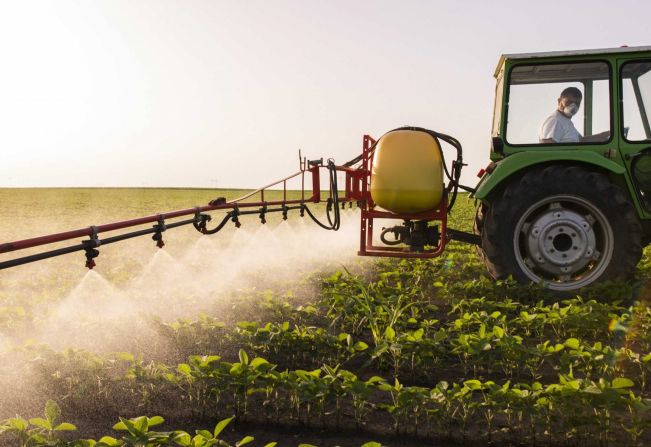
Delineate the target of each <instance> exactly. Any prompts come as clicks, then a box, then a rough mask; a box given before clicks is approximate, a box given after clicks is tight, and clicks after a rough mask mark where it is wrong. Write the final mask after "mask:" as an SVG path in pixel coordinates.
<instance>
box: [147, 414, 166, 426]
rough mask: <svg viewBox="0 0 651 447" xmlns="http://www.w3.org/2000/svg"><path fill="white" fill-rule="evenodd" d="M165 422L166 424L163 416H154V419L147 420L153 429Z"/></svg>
mask: <svg viewBox="0 0 651 447" xmlns="http://www.w3.org/2000/svg"><path fill="white" fill-rule="evenodd" d="M163 422H165V419H163V417H162V416H152V417H150V418H149V419H148V420H147V424H148V425H149V426H150V427H153V426H155V425H160V424H162V423H163Z"/></svg>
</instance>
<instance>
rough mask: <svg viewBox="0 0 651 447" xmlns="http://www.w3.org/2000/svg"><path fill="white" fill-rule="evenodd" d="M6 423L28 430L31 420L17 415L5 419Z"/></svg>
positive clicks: (12, 426) (15, 427) (17, 428)
mask: <svg viewBox="0 0 651 447" xmlns="http://www.w3.org/2000/svg"><path fill="white" fill-rule="evenodd" d="M4 422H5V423H7V422H8V423H9V426H10V427H11V428H13V429H15V430H18V431H25V430H27V427H28V426H29V422H27V421H26V420H25V419H23V418H21V417H15V418H10V419H8V420H7V421H4Z"/></svg>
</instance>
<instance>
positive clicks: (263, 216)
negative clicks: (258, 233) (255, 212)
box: [258, 204, 267, 225]
mask: <svg viewBox="0 0 651 447" xmlns="http://www.w3.org/2000/svg"><path fill="white" fill-rule="evenodd" d="M259 211H260V215H259V216H258V217H260V223H261V224H262V225H264V224H266V223H267V219H266V214H267V205H266V204H265V205H264V206H263V207H262V208H260V210H259Z"/></svg>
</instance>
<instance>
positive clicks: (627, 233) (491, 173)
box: [0, 46, 651, 294]
mask: <svg viewBox="0 0 651 447" xmlns="http://www.w3.org/2000/svg"><path fill="white" fill-rule="evenodd" d="M494 76H495V81H496V88H495V95H496V96H495V103H494V108H493V112H494V116H493V125H492V131H491V148H490V163H489V164H488V165H487V166H486V168H485V169H482V170H480V171H479V174H478V176H479V177H480V180H479V183H478V184H477V186H476V188H475V189H472V188H466V187H464V186H461V185H460V184H459V178H460V175H461V169H462V167H463V166H464V164H463V158H462V151H461V144H459V142H458V141H457V140H456V139H455V138H453V137H451V136H448V135H445V134H441V133H438V132H434V131H431V130H427V129H423V128H418V127H402V128H399V129H394V130H392V131H390V132H388V133H386V134H384V135H383V136H382V137H380V138H378V139H377V140H375V139H373V138H371V137H370V136H368V135H366V136H364V144H363V148H362V153H361V154H360V155H359V157H357V158H355V159H353V160H351V161H350V162H348V163H345V164H343V165H336V164H335V163H334V162H333V161H332V160H328V161H327V162H326V163H324V162H323V160H315V161H307V160H306V159H301V161H300V171H299V172H297V173H296V174H294V175H293V176H290V177H287V178H286V179H283V180H280V181H279V182H276V183H274V184H272V185H268V186H266V187H264V188H261V189H259V190H257V191H255V192H254V193H251V194H249V195H247V196H245V197H242V198H240V199H237V200H232V201H226V200H223V199H222V200H219V199H218V200H214V201H212V202H211V203H210V204H209V205H207V206H203V207H196V208H190V209H186V210H181V211H173V212H170V213H165V214H160V215H154V216H149V217H143V218H141V219H134V220H130V221H124V222H117V223H113V224H107V225H100V226H97V227H87V228H83V229H81V230H75V231H69V232H66V233H60V234H53V235H49V236H42V237H38V238H33V239H27V240H23V241H16V242H9V243H6V244H2V245H0V254H2V253H6V252H10V251H14V250H21V249H25V248H30V247H37V246H43V245H47V244H51V243H54V242H61V241H66V240H70V239H76V238H80V237H88V239H86V240H84V241H82V242H81V243H80V244H77V245H73V246H70V247H65V248H60V249H56V250H50V251H47V252H43V253H38V254H35V255H30V256H23V257H21V258H17V259H12V260H9V261H4V262H0V269H2V268H7V267H13V266H16V265H20V264H25V263H27V262H32V261H37V260H40V259H45V258H49V257H52V256H58V255H62V254H65V253H71V252H74V251H83V252H84V253H85V254H86V265H87V266H88V267H89V268H92V267H93V266H94V265H95V261H94V260H95V258H96V257H97V255H98V254H99V250H100V247H101V246H102V245H106V244H110V243H113V242H118V241H121V240H124V239H129V238H132V237H136V236H141V235H144V234H152V235H153V236H152V237H153V239H154V240H155V241H156V244H157V245H158V246H159V247H162V246H163V243H164V242H163V232H165V231H167V230H169V229H171V228H175V227H178V226H182V225H193V226H194V227H195V228H196V229H197V230H198V231H200V232H202V233H204V234H213V233H216V232H217V231H219V230H220V229H221V228H223V227H224V225H226V224H227V223H228V222H229V221H231V222H233V223H235V225H239V218H240V217H242V216H244V215H247V214H257V215H258V217H259V218H260V221H261V222H262V223H264V222H265V216H266V214H267V213H271V212H281V213H282V214H283V217H286V216H287V213H288V212H289V211H291V210H299V211H300V213H301V215H304V214H306V213H307V214H308V215H309V217H310V218H312V219H313V220H314V221H315V222H316V223H317V224H318V225H320V226H321V227H323V228H325V229H327V230H337V229H338V228H339V208H340V207H341V206H345V205H346V203H348V204H349V205H351V206H352V204H353V203H354V202H356V203H357V204H358V206H359V207H360V208H361V222H360V224H361V225H360V239H359V252H358V253H359V254H360V255H362V256H393V257H402V258H431V257H435V256H438V255H440V254H441V253H442V252H443V250H444V249H445V246H446V244H447V243H448V242H449V241H450V240H452V239H456V240H459V241H463V242H468V243H471V244H475V245H477V246H478V247H477V251H478V254H479V255H480V257H481V259H482V260H483V261H484V263H485V264H486V267H487V269H488V272H489V273H490V275H491V276H492V277H493V278H495V279H505V278H508V277H512V278H514V279H515V280H517V281H519V282H522V283H527V282H535V283H539V284H541V285H542V286H543V287H546V288H548V289H550V290H552V291H555V292H558V293H560V294H566V293H574V292H576V291H577V290H579V289H581V288H583V287H586V286H589V285H591V284H593V283H595V282H598V281H605V280H621V279H623V280H628V279H631V278H632V277H633V276H634V274H635V269H636V265H637V263H638V262H639V260H640V258H641V256H642V250H643V248H644V247H645V246H646V245H648V244H649V243H650V242H651V122H650V120H649V117H651V106H650V104H651V46H643V47H620V48H605V49H604V48H602V49H593V50H577V51H552V52H543V53H522V54H504V55H502V56H501V57H500V60H499V62H498V64H497V67H496V69H495V73H494ZM600 86H601V87H600ZM604 86H605V87H604ZM608 86H611V87H612V88H610V87H608ZM602 87H604V88H602ZM572 92H573V93H572ZM559 95H560V97H559ZM568 95H569V96H568ZM561 100H562V101H561ZM569 100H572V101H574V103H575V105H577V107H579V106H580V107H581V116H582V118H581V119H578V118H576V119H575V120H574V121H572V115H571V114H570V115H567V114H565V112H564V108H563V107H561V105H563V104H565V103H567V101H569ZM554 107H557V109H556V110H553V109H554ZM550 112H553V113H552V114H551V115H549V113H550ZM545 116H547V118H546V119H544V117H545ZM536 117H540V118H541V120H540V121H537V118H536ZM558 123H563V126H561V125H560V124H558ZM575 125H576V126H578V128H576V127H575ZM560 128H564V129H569V130H568V131H567V132H560V131H558V129H560ZM570 130H571V131H570ZM442 142H443V143H445V144H446V145H449V146H451V147H452V148H453V149H454V150H456V158H455V159H454V160H452V162H451V164H450V165H449V166H448V165H447V164H446V163H445V160H444V156H443V151H442V149H441V143H442ZM324 169H325V170H327V172H328V176H329V181H330V191H329V194H328V195H327V197H325V196H324V197H322V196H321V191H320V188H319V186H320V178H319V175H320V173H321V171H322V170H324ZM307 174H310V175H311V188H312V191H311V195H309V196H308V195H307V194H308V193H306V192H305V191H306V183H305V182H306V177H307ZM337 174H345V187H344V188H343V195H342V194H340V191H339V186H338V185H337ZM293 177H300V179H301V183H302V187H301V189H302V192H301V198H300V199H298V200H287V188H286V185H287V180H289V179H290V178H293ZM281 184H282V187H283V200H280V201H265V198H264V195H265V191H266V190H267V189H269V188H270V187H274V186H276V187H277V186H279V185H281ZM307 186H309V183H308V185H307ZM459 188H461V189H463V190H466V191H468V192H470V193H471V196H472V197H473V198H474V199H475V200H476V202H477V213H476V216H475V222H474V224H475V225H474V234H468V233H464V232H461V231H456V230H452V229H450V228H448V227H447V216H448V214H449V212H450V210H451V209H452V207H453V206H454V202H455V200H456V196H457V191H458V190H459ZM255 194H259V195H260V197H259V200H258V201H251V202H249V201H248V200H252V197H253V196H254V195H255ZM319 202H326V217H327V222H321V221H319V220H318V219H317V218H316V217H315V216H314V214H313V212H312V211H311V209H310V208H309V207H308V204H314V203H319ZM222 209H224V210H227V213H226V215H225V216H224V217H223V218H222V220H221V221H220V222H219V223H218V224H217V225H216V226H215V227H212V228H211V227H209V223H210V221H211V215H210V214H209V213H210V212H211V211H217V210H222ZM181 217H186V219H185V220H180V221H174V222H172V221H171V220H172V219H175V218H181ZM387 219H399V220H402V224H399V225H393V226H387V227H383V228H381V229H379V235H376V236H377V237H375V238H374V235H373V232H374V227H375V225H376V224H377V223H378V222H381V221H383V222H386V221H387ZM143 224H153V226H152V227H150V228H146V229H139V230H135V231H132V232H130V233H124V234H120V235H117V236H110V237H105V238H103V239H100V235H103V234H104V233H105V232H109V231H114V230H121V229H126V228H130V227H134V226H139V225H143Z"/></svg>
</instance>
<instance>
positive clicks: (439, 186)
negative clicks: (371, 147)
mask: <svg viewBox="0 0 651 447" xmlns="http://www.w3.org/2000/svg"><path fill="white" fill-rule="evenodd" d="M370 187H371V198H372V199H373V201H374V202H375V204H376V205H378V206H379V207H381V208H384V209H385V210H388V211H392V212H394V213H420V212H425V211H431V210H433V209H435V208H436V207H437V206H438V204H439V203H440V202H441V199H442V198H443V189H444V186H443V161H442V157H441V147H440V145H439V143H438V141H437V140H436V139H434V138H433V137H432V136H431V135H429V134H427V133H425V132H421V131H417V130H397V131H393V132H390V133H388V134H386V135H384V136H383V137H382V138H381V139H380V141H379V142H378V144H377V146H376V148H375V152H374V154H373V165H372V168H371V185H370Z"/></svg>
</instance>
